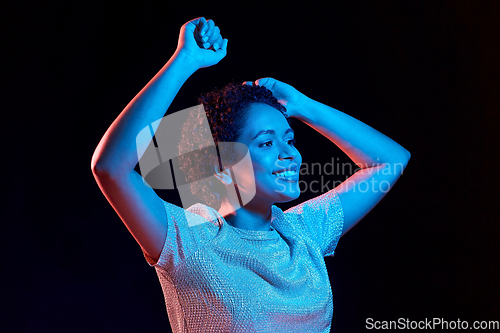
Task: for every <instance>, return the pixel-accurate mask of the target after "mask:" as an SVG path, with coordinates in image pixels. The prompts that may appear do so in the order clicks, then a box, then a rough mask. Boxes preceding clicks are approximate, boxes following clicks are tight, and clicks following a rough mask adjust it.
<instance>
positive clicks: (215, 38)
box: [206, 26, 222, 48]
mask: <svg viewBox="0 0 500 333" xmlns="http://www.w3.org/2000/svg"><path fill="white" fill-rule="evenodd" d="M219 39H220V41H219ZM206 42H207V43H209V44H210V45H215V43H217V42H219V44H217V48H219V46H221V45H222V37H221V36H220V29H219V27H218V26H215V27H214V28H213V30H212V35H211V36H210V38H209V39H208V40H207V41H206Z"/></svg>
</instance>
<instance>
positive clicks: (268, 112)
mask: <svg viewBox="0 0 500 333" xmlns="http://www.w3.org/2000/svg"><path fill="white" fill-rule="evenodd" d="M247 111H248V114H247V120H246V122H245V125H244V126H243V129H242V133H241V139H243V140H245V141H250V140H251V139H252V138H253V137H254V136H255V135H256V134H257V133H258V132H259V131H263V130H269V129H271V130H274V131H275V132H276V135H282V134H283V133H285V131H286V130H287V129H289V128H290V126H289V125H288V121H287V120H286V118H285V116H284V115H283V114H282V113H281V112H280V111H279V110H277V109H275V108H273V107H272V106H269V105H267V104H264V103H252V104H251V105H250V106H249V108H248V110H247Z"/></svg>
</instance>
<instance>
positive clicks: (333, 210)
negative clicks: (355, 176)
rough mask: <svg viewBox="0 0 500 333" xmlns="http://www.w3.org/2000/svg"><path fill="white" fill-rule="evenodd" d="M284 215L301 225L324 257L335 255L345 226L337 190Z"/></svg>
mask: <svg viewBox="0 0 500 333" xmlns="http://www.w3.org/2000/svg"><path fill="white" fill-rule="evenodd" d="M284 213H285V215H288V217H289V218H291V219H293V220H294V221H296V222H297V223H299V224H300V225H301V227H302V229H303V230H304V232H306V233H307V234H308V235H309V236H310V237H311V238H312V239H313V240H314V241H316V242H317V243H318V245H319V246H320V248H321V251H322V253H323V257H328V256H333V255H334V253H335V248H336V247H337V243H338V241H339V239H340V236H341V235H342V228H343V226H344V212H343V210H342V204H341V202H340V197H339V195H338V194H337V192H336V191H335V189H332V190H330V191H328V192H326V193H324V194H322V195H320V196H318V197H316V198H313V199H311V200H308V201H305V202H303V203H301V204H299V205H297V206H294V207H292V208H290V209H288V210H286V211H285V212H284Z"/></svg>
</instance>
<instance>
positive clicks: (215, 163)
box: [210, 159, 233, 185]
mask: <svg viewBox="0 0 500 333" xmlns="http://www.w3.org/2000/svg"><path fill="white" fill-rule="evenodd" d="M210 164H211V166H212V170H213V173H214V176H215V177H216V178H217V179H218V180H220V181H221V182H222V183H223V184H224V185H231V184H232V183H233V178H232V177H231V172H230V171H229V169H228V168H226V169H224V170H222V171H221V170H220V165H219V160H218V159H217V160H215V159H210Z"/></svg>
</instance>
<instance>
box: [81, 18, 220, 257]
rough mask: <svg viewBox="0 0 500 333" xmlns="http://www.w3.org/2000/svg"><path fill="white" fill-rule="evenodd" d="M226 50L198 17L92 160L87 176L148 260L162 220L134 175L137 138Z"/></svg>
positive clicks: (161, 234) (157, 245) (155, 253)
mask: <svg viewBox="0 0 500 333" xmlns="http://www.w3.org/2000/svg"><path fill="white" fill-rule="evenodd" d="M226 47H227V39H222V37H221V35H220V31H219V28H218V27H217V26H215V24H214V22H213V21H212V20H208V21H206V20H205V18H203V17H202V18H196V19H194V20H191V21H189V22H187V23H186V24H184V25H183V26H182V28H181V31H180V34H179V41H178V46H177V49H176V51H175V53H174V55H173V56H172V57H171V58H170V60H169V61H168V62H167V63H166V64H165V65H164V66H163V67H162V68H161V70H160V71H159V72H158V73H157V74H156V75H155V76H154V77H153V78H152V79H151V81H150V82H149V83H148V84H147V85H146V86H145V87H144V88H143V89H142V90H141V91H140V92H139V93H138V94H137V95H136V96H135V97H134V98H133V99H132V101H130V103H129V104H128V105H127V106H126V107H125V109H124V110H123V111H122V112H121V113H120V114H119V116H118V117H117V118H116V119H115V120H114V122H113V123H112V124H111V126H110V127H109V128H108V130H107V131H106V133H105V134H104V136H103V137H102V139H101V141H100V142H99V144H98V146H97V148H96V150H95V152H94V155H93V156H92V162H91V168H92V172H93V174H94V177H95V179H96V181H97V184H98V185H99V187H100V189H101V191H102V192H103V194H104V195H105V196H106V198H107V199H108V201H109V203H110V204H111V205H112V206H113V208H114V209H115V211H116V212H117V214H118V215H119V216H120V218H121V219H122V221H123V222H124V223H125V225H126V226H127V228H128V229H129V231H130V232H131V233H132V235H133V236H134V238H135V239H136V240H137V242H138V243H139V245H140V246H141V247H142V249H143V250H144V251H145V252H146V253H147V254H148V255H149V256H150V257H151V258H153V259H158V257H159V254H160V252H161V249H162V247H163V243H164V241H165V235H166V230H167V218H166V216H165V211H164V207H163V202H162V201H161V199H160V198H159V197H158V196H157V195H156V193H155V192H154V191H153V189H151V188H149V187H147V186H145V185H144V183H143V181H142V178H141V176H140V175H139V174H137V172H135V171H134V167H135V165H136V164H137V163H138V161H139V156H138V155H137V147H136V137H137V135H138V134H139V132H140V131H141V130H142V129H143V128H145V127H147V126H148V125H150V124H151V123H153V122H154V121H156V120H158V119H161V118H162V117H163V116H164V114H165V112H166V110H167V109H168V107H169V106H170V104H171V102H172V100H173V99H174V97H175V95H176V94H177V92H178V91H179V89H180V88H181V86H182V85H183V84H184V82H185V81H186V80H187V79H188V78H189V76H190V75H192V74H193V73H194V72H195V71H196V70H197V69H199V68H202V67H208V66H212V65H214V64H217V63H218V62H219V61H220V60H221V59H222V58H224V56H225V55H226ZM164 144H165V143H164ZM166 144H168V143H166Z"/></svg>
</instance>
